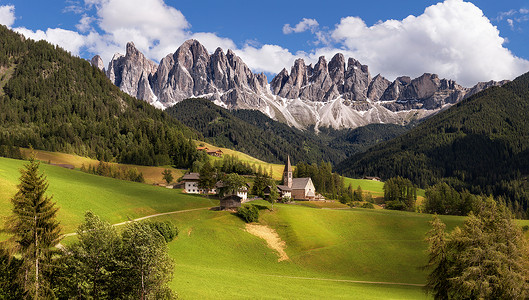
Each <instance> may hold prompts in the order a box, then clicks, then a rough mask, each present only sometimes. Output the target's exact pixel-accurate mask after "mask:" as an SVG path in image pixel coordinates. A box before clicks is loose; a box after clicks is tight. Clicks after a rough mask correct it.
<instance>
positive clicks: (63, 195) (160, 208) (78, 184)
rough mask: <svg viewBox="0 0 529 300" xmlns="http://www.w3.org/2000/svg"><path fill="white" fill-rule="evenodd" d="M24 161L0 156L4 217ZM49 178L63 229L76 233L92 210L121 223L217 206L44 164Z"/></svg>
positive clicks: (0, 209)
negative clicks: (166, 213)
mask: <svg viewBox="0 0 529 300" xmlns="http://www.w3.org/2000/svg"><path fill="white" fill-rule="evenodd" d="M24 163H25V162H24V161H20V160H13V159H7V158H0V217H2V219H3V218H4V217H5V216H6V215H9V214H10V211H11V203H10V202H9V199H10V198H11V197H12V196H13V195H14V193H15V192H16V185H17V184H18V178H19V177H20V173H19V171H18V170H19V169H20V168H22V167H23V165H24ZM40 169H41V171H42V172H44V173H45V175H46V176H47V177H48V181H49V188H48V194H50V195H53V199H54V201H56V202H57V204H58V206H59V207H60V208H61V209H60V210H59V213H58V217H59V219H60V221H61V224H62V226H63V232H65V233H67V232H73V231H75V228H76V227H77V225H78V224H79V223H80V222H81V221H82V220H83V215H84V212H85V211H87V210H92V211H93V212H94V213H96V214H97V215H99V216H101V217H102V218H103V219H105V220H107V221H109V222H111V223H118V222H122V221H126V220H128V218H138V217H141V216H145V215H150V214H155V213H158V212H167V211H174V210H182V209H191V208H198V207H206V206H213V205H215V203H213V202H212V201H210V200H208V199H205V198H202V197H199V196H190V195H185V194H182V193H181V192H179V191H177V190H172V189H166V188H162V187H155V186H151V185H147V184H141V183H135V182H128V181H121V180H117V179H113V178H106V177H101V176H95V175H91V174H87V173H83V172H81V171H76V170H68V169H64V168H61V167H57V166H50V165H46V164H41V167H40Z"/></svg>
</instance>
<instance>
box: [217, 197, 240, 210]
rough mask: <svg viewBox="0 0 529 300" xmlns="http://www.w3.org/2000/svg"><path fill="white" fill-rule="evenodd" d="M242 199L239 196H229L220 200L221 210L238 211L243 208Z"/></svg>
mask: <svg viewBox="0 0 529 300" xmlns="http://www.w3.org/2000/svg"><path fill="white" fill-rule="evenodd" d="M242 202H243V201H242V198H241V197H239V196H237V195H228V196H226V197H223V198H222V199H220V209H222V210H226V209H237V208H238V207H241V203H242Z"/></svg>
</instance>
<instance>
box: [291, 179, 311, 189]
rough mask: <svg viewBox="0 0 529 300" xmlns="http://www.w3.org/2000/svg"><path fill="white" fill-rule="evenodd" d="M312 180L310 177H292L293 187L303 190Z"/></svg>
mask: <svg viewBox="0 0 529 300" xmlns="http://www.w3.org/2000/svg"><path fill="white" fill-rule="evenodd" d="M309 181H311V179H310V177H305V178H292V189H293V190H303V189H305V187H306V186H307V185H308V184H309Z"/></svg>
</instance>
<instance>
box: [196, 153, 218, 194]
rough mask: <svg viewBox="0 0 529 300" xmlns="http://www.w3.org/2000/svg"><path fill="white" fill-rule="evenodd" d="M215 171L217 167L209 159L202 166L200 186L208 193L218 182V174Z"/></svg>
mask: <svg viewBox="0 0 529 300" xmlns="http://www.w3.org/2000/svg"><path fill="white" fill-rule="evenodd" d="M215 173H216V172H215V168H213V166H212V165H211V162H210V161H209V159H208V160H207V161H206V163H205V164H204V165H203V166H202V168H200V173H199V179H198V187H199V188H201V189H204V190H205V191H206V194H207V193H208V191H209V190H211V189H213V188H214V187H215V184H216V183H217V176H216V175H215Z"/></svg>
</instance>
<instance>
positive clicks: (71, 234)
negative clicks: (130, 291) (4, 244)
mask: <svg viewBox="0 0 529 300" xmlns="http://www.w3.org/2000/svg"><path fill="white" fill-rule="evenodd" d="M213 207H215V206H210V207H201V208H193V209H184V210H175V211H169V212H164V213H158V214H154V215H148V216H145V217H141V218H136V219H134V220H129V221H125V222H121V223H116V224H113V225H112V226H121V225H125V224H127V223H131V222H135V221H141V220H145V219H150V218H154V217H159V216H165V215H172V214H179V213H185V212H190V211H196V210H204V209H210V208H213ZM74 235H77V232H71V233H66V234H63V235H62V238H61V239H63V238H65V237H69V236H74ZM55 247H57V248H59V249H62V248H63V247H64V246H63V245H62V244H61V243H58V244H57V245H55Z"/></svg>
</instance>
